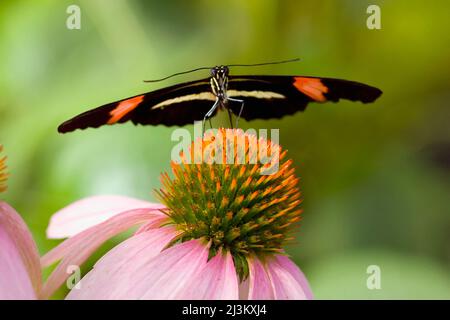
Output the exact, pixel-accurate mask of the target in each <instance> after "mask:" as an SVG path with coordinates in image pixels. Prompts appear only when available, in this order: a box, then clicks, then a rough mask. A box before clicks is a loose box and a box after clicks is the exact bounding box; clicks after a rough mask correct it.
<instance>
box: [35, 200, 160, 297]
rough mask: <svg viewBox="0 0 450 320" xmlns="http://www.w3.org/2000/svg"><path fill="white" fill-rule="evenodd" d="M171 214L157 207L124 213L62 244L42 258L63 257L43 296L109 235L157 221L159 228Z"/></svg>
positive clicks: (48, 260) (45, 261) (48, 262)
mask: <svg viewBox="0 0 450 320" xmlns="http://www.w3.org/2000/svg"><path fill="white" fill-rule="evenodd" d="M166 219H167V217H166V216H164V215H162V214H161V213H160V212H159V211H158V210H154V209H135V210H130V211H126V212H123V213H120V214H118V215H115V216H113V217H112V218H110V219H108V220H106V221H104V222H102V223H100V224H97V225H95V226H93V227H91V228H89V229H87V230H85V231H83V232H81V233H79V234H77V235H75V236H73V237H71V238H69V239H67V240H66V241H64V242H63V243H61V244H60V245H59V246H57V247H56V248H54V249H53V250H51V251H50V252H48V253H47V254H46V255H45V256H43V257H42V259H41V264H42V265H43V266H49V265H51V264H52V263H54V262H56V261H58V260H60V259H62V261H61V262H60V263H59V265H58V266H57V267H56V268H55V270H54V271H53V272H52V274H51V275H50V276H49V277H48V279H47V282H46V283H45V285H44V289H43V296H44V297H46V298H47V297H49V296H51V294H52V293H53V292H54V291H55V290H56V289H58V287H59V286H61V284H62V283H63V282H64V281H65V280H66V279H67V278H68V276H69V273H68V272H67V268H68V267H69V266H72V265H75V266H80V265H81V264H82V263H83V262H85V261H86V260H87V259H88V258H89V256H90V255H91V254H92V253H93V252H94V251H95V250H96V249H98V247H100V246H101V245H102V244H103V243H104V242H105V241H106V240H108V239H109V238H111V237H113V236H115V235H117V234H119V233H121V232H123V231H125V230H127V229H129V228H131V227H132V226H135V225H138V224H142V223H150V222H153V223H154V225H155V227H158V226H159V225H160V224H162V223H164V222H165V221H166Z"/></svg>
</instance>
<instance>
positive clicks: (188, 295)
mask: <svg viewBox="0 0 450 320" xmlns="http://www.w3.org/2000/svg"><path fill="white" fill-rule="evenodd" d="M175 298H176V299H184V300H188V299H189V300H200V299H202V300H237V299H239V282H238V279H237V274H236V269H235V267H234V262H233V257H232V256H231V253H230V252H227V253H226V254H225V255H223V254H222V253H218V254H217V255H216V256H215V257H213V258H212V259H211V260H210V261H208V262H207V263H204V266H203V268H201V269H198V271H197V273H196V274H195V275H193V276H192V278H191V280H190V281H189V283H188V284H186V286H185V288H184V289H183V290H181V291H180V292H179V293H178V294H177V295H176V297H175Z"/></svg>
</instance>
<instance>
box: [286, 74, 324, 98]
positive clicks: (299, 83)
mask: <svg viewBox="0 0 450 320" xmlns="http://www.w3.org/2000/svg"><path fill="white" fill-rule="evenodd" d="M294 80H295V81H294V86H295V87H296V88H297V90H298V91H300V92H302V93H304V94H306V95H307V96H308V97H310V98H311V99H313V100H315V101H318V102H325V101H326V100H327V98H326V97H325V96H324V95H323V94H324V93H327V92H328V88H327V87H326V86H325V85H324V84H323V83H322V81H320V79H318V78H304V77H294Z"/></svg>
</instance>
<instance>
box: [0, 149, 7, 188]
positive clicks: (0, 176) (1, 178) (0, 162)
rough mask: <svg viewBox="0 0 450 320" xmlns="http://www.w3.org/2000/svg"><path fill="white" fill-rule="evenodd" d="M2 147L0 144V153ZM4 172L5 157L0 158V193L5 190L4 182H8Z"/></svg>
mask: <svg viewBox="0 0 450 320" xmlns="http://www.w3.org/2000/svg"><path fill="white" fill-rule="evenodd" d="M2 150H3V146H2V145H1V144H0V152H2ZM5 171H6V156H3V157H0V192H3V191H5V190H6V188H7V186H6V180H8V174H7V173H6V172H5Z"/></svg>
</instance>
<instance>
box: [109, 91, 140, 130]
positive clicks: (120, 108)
mask: <svg viewBox="0 0 450 320" xmlns="http://www.w3.org/2000/svg"><path fill="white" fill-rule="evenodd" d="M142 100H144V95H142V96H137V97H134V98H130V99H127V100H123V101H121V102H119V104H118V105H117V107H115V108H114V109H113V110H111V112H110V113H109V114H110V115H111V118H109V120H108V122H107V123H108V124H114V123H116V122H117V121H119V120H120V119H122V118H123V117H124V116H125V115H127V114H128V113H130V112H131V111H133V110H134V109H136V107H137V106H138V105H139V104H140V103H141V102H142Z"/></svg>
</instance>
